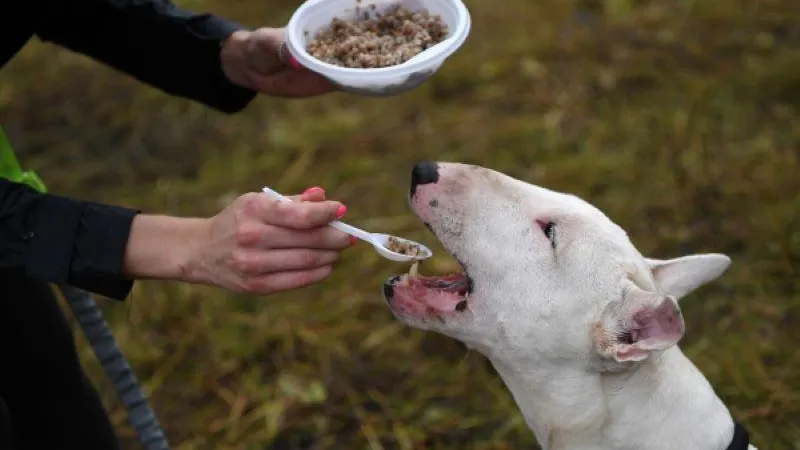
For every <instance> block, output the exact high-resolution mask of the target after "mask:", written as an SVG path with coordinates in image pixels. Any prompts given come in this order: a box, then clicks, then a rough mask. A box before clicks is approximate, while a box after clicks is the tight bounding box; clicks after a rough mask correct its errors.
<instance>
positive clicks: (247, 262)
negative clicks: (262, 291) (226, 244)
mask: <svg viewBox="0 0 800 450" xmlns="http://www.w3.org/2000/svg"><path fill="white" fill-rule="evenodd" d="M339 256H340V254H339V252H337V251H333V250H310V249H305V248H303V249H291V250H268V251H243V252H240V253H238V254H236V255H235V256H234V258H233V259H234V260H233V264H234V268H235V270H236V271H237V272H238V273H239V274H240V275H242V276H244V277H257V276H261V275H264V274H268V273H274V272H283V271H293V270H311V269H317V268H320V267H324V266H328V265H331V264H333V263H335V262H336V261H338V260H339Z"/></svg>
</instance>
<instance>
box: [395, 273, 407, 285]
mask: <svg viewBox="0 0 800 450" xmlns="http://www.w3.org/2000/svg"><path fill="white" fill-rule="evenodd" d="M397 284H408V274H407V273H404V274H403V275H400V279H399V280H398V282H397Z"/></svg>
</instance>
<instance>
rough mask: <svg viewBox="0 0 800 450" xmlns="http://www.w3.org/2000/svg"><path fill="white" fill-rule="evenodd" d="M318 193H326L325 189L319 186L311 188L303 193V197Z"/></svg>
mask: <svg viewBox="0 0 800 450" xmlns="http://www.w3.org/2000/svg"><path fill="white" fill-rule="evenodd" d="M317 192H325V189H322V188H321V187H319V186H314V187H310V188H308V189H306V190H305V192H303V195H311V194H315V193H317Z"/></svg>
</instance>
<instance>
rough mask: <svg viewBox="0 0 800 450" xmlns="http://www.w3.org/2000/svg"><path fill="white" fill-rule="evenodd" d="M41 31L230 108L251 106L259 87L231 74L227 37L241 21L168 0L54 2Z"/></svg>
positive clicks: (174, 90) (160, 84) (172, 89)
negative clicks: (223, 48) (223, 52)
mask: <svg viewBox="0 0 800 450" xmlns="http://www.w3.org/2000/svg"><path fill="white" fill-rule="evenodd" d="M49 4H50V5H52V6H50V10H49V11H48V12H47V14H46V17H45V18H44V20H42V21H41V22H40V25H39V27H38V29H37V35H38V36H39V37H40V38H41V39H42V40H44V41H51V42H54V43H56V44H59V45H62V46H64V47H67V48H69V49H71V50H74V51H76V52H79V53H83V54H85V55H87V56H90V57H92V58H95V59H97V60H99V61H101V62H103V63H105V64H107V65H109V66H112V67H114V68H116V69H118V70H121V71H123V72H125V73H128V74H129V75H132V76H133V77H135V78H137V79H139V80H141V81H143V82H145V83H147V84H150V85H152V86H155V87H157V88H159V89H161V90H163V91H165V92H167V93H169V94H172V95H177V96H182V97H187V98H190V99H193V100H197V101H200V102H202V103H204V104H206V105H208V106H211V107H213V108H216V109H219V110H221V111H224V112H228V113H232V112H236V111H239V110H241V109H242V108H244V107H245V106H246V105H247V104H248V103H249V102H250V100H252V98H253V97H254V96H255V92H254V91H252V90H249V89H244V88H242V87H239V86H236V85H234V84H233V83H231V82H230V81H229V80H228V79H227V77H226V76H225V74H224V72H223V70H222V66H221V62H220V45H221V43H222V42H223V41H224V40H225V39H226V38H227V37H228V36H230V35H231V34H232V33H233V32H234V31H236V30H238V29H242V27H241V26H240V25H238V24H235V23H233V22H230V21H227V20H225V19H223V18H221V17H218V16H214V15H211V14H198V13H193V12H189V11H185V10H181V9H179V8H177V7H176V6H175V5H173V4H172V3H171V2H169V1H167V0H138V1H133V0H64V1H55V0H53V1H51V2H49Z"/></svg>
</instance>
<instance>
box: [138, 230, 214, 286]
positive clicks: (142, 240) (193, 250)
mask: <svg viewBox="0 0 800 450" xmlns="http://www.w3.org/2000/svg"><path fill="white" fill-rule="evenodd" d="M206 223H207V219H195V218H177V217H168V216H155V215H144V214H140V215H139V216H137V217H136V218H135V219H134V220H133V224H132V225H131V231H130V236H129V238H128V245H127V247H126V249H125V262H124V265H123V274H124V275H125V276H126V277H128V278H132V279H158V280H181V281H191V280H190V279H189V278H190V273H189V271H190V269H189V268H190V264H191V263H192V261H193V258H194V255H196V254H197V245H198V243H202V242H205V241H206V239H205V236H204V234H205V233H206V229H207V228H206Z"/></svg>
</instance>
